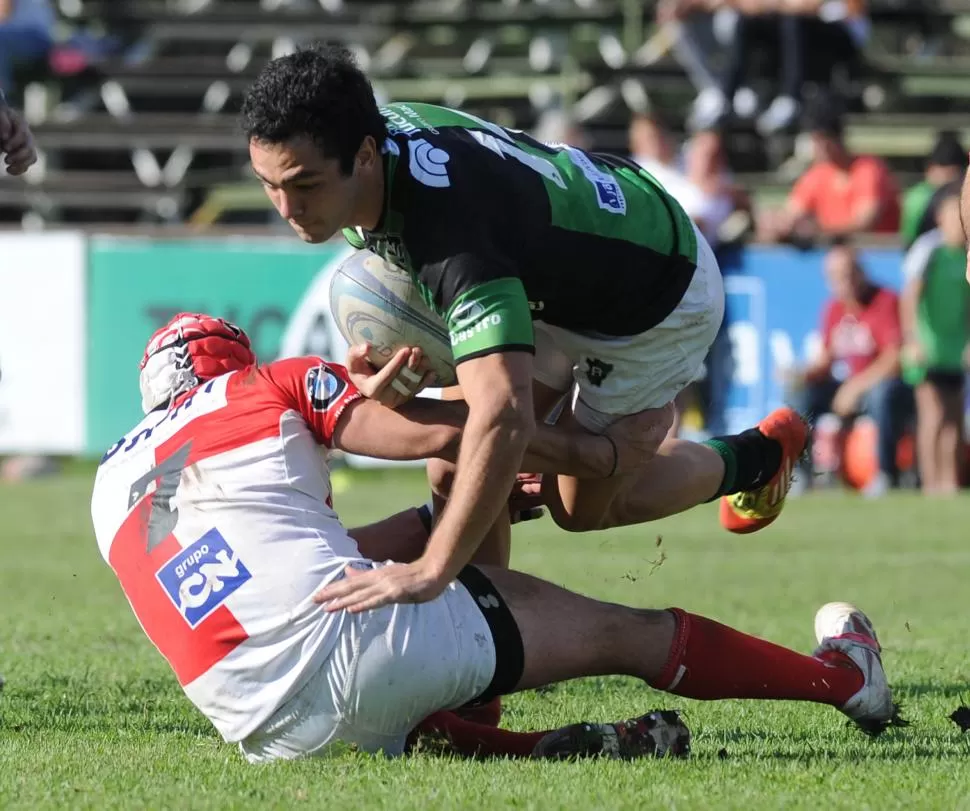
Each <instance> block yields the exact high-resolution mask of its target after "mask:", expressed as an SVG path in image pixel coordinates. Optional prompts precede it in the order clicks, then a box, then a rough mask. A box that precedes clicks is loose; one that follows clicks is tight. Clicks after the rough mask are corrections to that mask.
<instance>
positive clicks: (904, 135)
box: [0, 0, 970, 223]
mask: <svg viewBox="0 0 970 811" xmlns="http://www.w3.org/2000/svg"><path fill="white" fill-rule="evenodd" d="M270 5H272V6H274V7H273V8H272V9H270V8H266V6H270ZM650 5H651V4H646V5H644V4H640V3H629V2H626V0H596V1H595V2H577V1H576V0H547V2H507V1H506V0H415V1H412V2H404V1H403V0H401V1H400V2H394V1H393V0H344V2H341V3H334V2H322V1H321V0H304V1H303V2H299V3H293V2H289V3H287V2H284V3H275V4H273V3H266V2H260V1H259V0H208V2H206V1H205V0H198V1H197V2H195V3H178V4H174V3H170V2H163V1H162V0H125V2H118V1H117V0H77V2H75V3H72V4H70V7H71V8H72V9H73V10H74V12H75V17H74V19H73V21H72V23H73V24H74V25H84V24H87V23H89V22H91V21H97V22H99V23H100V24H101V25H103V26H104V27H106V28H107V29H108V30H109V31H111V32H112V33H113V34H116V35H117V37H118V38H119V39H120V40H121V41H123V42H125V43H126V44H127V47H126V48H125V50H124V52H123V53H122V54H120V55H118V56H117V57H115V58H112V59H109V60H106V61H102V62H100V63H97V64H96V65H94V70H90V71H86V72H85V74H84V76H85V81H87V86H86V87H77V83H76V82H75V83H74V85H72V86H69V87H68V89H69V91H70V92H69V96H68V98H62V99H60V100H59V103H53V102H52V103H51V105H50V107H51V108H52V109H51V110H50V111H48V115H47V116H46V117H39V118H38V119H37V120H36V121H35V131H36V134H37V140H38V144H39V145H40V147H41V150H42V153H43V155H42V157H43V160H42V161H41V163H40V166H39V167H38V168H37V169H35V170H32V172H31V173H30V176H29V182H28V183H26V184H24V183H22V182H21V181H11V180H5V179H0V216H7V217H8V218H15V219H19V218H20V217H22V216H23V215H24V214H26V213H32V214H33V215H34V216H35V217H40V218H41V219H43V220H45V221H48V222H52V223H56V222H70V223H83V222H86V221H91V220H92V219H95V220H97V221H105V218H117V219H120V220H122V221H129V222H145V221H160V222H179V221H184V220H186V219H188V218H190V217H191V216H192V213H193V211H195V210H196V209H197V208H198V207H199V206H200V205H204V204H205V201H206V199H207V195H209V192H210V190H213V189H215V190H216V193H215V194H213V195H211V196H210V197H209V205H207V206H205V208H204V209H203V212H202V214H201V215H200V216H199V217H198V219H199V220H200V221H208V220H209V219H210V218H211V217H212V216H213V211H214V210H215V208H216V206H215V203H214V202H213V201H215V202H220V201H223V202H224V201H229V204H230V205H231V201H232V199H233V189H236V188H238V187H239V184H244V185H243V186H242V189H243V190H244V191H242V192H241V193H239V194H238V195H237V199H238V201H239V205H240V206H241V207H243V208H245V207H247V206H249V207H251V206H253V205H256V201H257V200H258V196H256V195H252V194H249V193H248V192H247V191H245V190H246V189H251V186H246V185H245V184H246V183H247V182H251V181H247V180H246V178H247V177H250V175H249V174H248V171H247V167H246V160H247V150H246V145H245V143H244V142H243V141H242V139H241V138H240V135H239V132H238V129H237V125H236V120H235V116H236V113H237V112H238V109H239V104H240V102H241V99H242V95H243V93H244V92H245V89H246V88H247V87H248V85H249V84H250V82H251V81H252V79H253V77H254V76H255V75H256V73H257V72H258V70H259V69H260V67H261V66H262V65H263V64H264V63H265V61H266V60H267V59H269V58H271V57H272V56H273V55H274V54H278V53H281V52H285V51H287V50H289V49H292V48H293V47H297V46H299V45H302V44H306V43H310V42H315V41H329V42H335V41H339V42H346V43H348V44H350V45H351V46H352V47H353V48H355V49H356V50H357V52H358V53H359V54H360V55H361V57H362V62H363V64H364V65H365V67H366V68H367V70H368V73H369V74H370V75H371V77H372V79H373V81H374V85H375V89H376V90H377V92H378V94H379V96H380V98H382V99H413V100H424V101H430V102H437V103H446V104H451V105H455V106H462V107H463V108H464V109H468V110H470V111H471V112H475V113H477V114H479V115H482V116H484V117H487V118H491V119H493V120H498V121H500V122H502V123H504V124H509V125H512V126H516V127H521V128H526V129H528V128H530V127H531V126H533V125H534V124H535V123H536V120H537V117H538V115H539V113H540V112H541V109H542V108H543V106H544V105H547V104H549V103H553V102H555V103H561V104H566V105H569V104H574V103H577V102H578V103H579V107H578V108H577V109H579V110H580V112H581V114H582V117H583V118H584V119H585V120H584V122H583V123H584V124H585V125H586V126H587V127H588V129H589V130H590V132H591V134H592V136H593V138H594V143H595V146H596V147H597V148H599V149H605V150H610V151H617V152H624V151H625V148H626V126H627V122H628V120H629V115H630V108H629V101H628V98H627V95H626V94H625V93H624V92H623V90H624V85H623V83H624V82H631V81H632V82H635V83H636V85H637V86H638V87H640V88H642V90H643V91H644V92H645V94H646V98H648V99H649V102H650V104H652V105H654V106H656V107H657V108H659V109H661V110H663V111H665V112H666V113H668V114H670V117H672V118H673V119H674V120H675V121H677V120H682V119H683V117H684V114H685V113H686V110H687V108H688V106H689V104H690V102H691V100H692V97H693V94H694V92H695V91H694V88H693V87H692V86H691V84H690V82H689V80H688V79H687V77H686V76H685V75H684V72H683V70H682V69H681V68H680V66H679V65H678V64H677V63H676V62H675V61H674V60H673V58H672V56H671V55H670V54H663V55H661V56H660V58H651V59H650V60H648V61H647V63H644V62H642V61H639V62H638V60H637V58H636V50H637V48H639V47H640V45H642V43H643V42H644V41H645V40H646V39H647V37H648V36H649V35H650V34H651V33H652V32H653V14H652V8H650ZM871 7H872V18H873V36H872V45H871V48H870V49H869V50H870V52H869V53H868V54H867V58H866V67H865V69H864V70H863V71H862V73H861V75H860V76H858V77H853V81H854V82H855V83H856V84H857V85H858V88H857V89H858V96H859V99H860V100H863V97H865V99H864V100H865V101H866V102H867V103H866V105H862V104H861V101H860V105H857V107H856V108H855V109H856V113H855V114H854V115H853V116H852V117H851V119H850V121H849V126H848V134H849V138H850V143H851V144H852V145H853V146H854V147H856V148H858V149H860V150H864V151H867V152H872V153H875V154H880V155H882V156H884V157H886V158H887V159H888V160H889V161H890V163H891V165H892V166H893V167H894V168H895V169H896V170H897V171H899V172H900V173H901V177H903V178H905V179H907V180H908V179H909V178H912V177H914V176H915V174H916V173H918V172H919V170H920V169H921V164H922V157H923V155H924V154H925V152H926V150H927V148H928V145H929V144H930V143H931V141H932V139H933V136H934V134H935V133H936V131H937V130H938V129H942V128H957V129H958V130H964V134H965V135H970V122H968V121H966V120H965V119H964V118H963V117H962V114H961V113H960V110H961V108H962V107H963V106H965V104H966V98H967V96H968V95H970V92H968V91H967V89H966V88H968V87H970V85H968V84H967V83H966V81H965V79H964V76H965V68H966V67H970V60H968V58H967V57H966V56H963V54H964V53H965V52H966V40H965V37H966V32H967V31H968V28H967V25H966V21H967V20H970V0H937V2H916V1H915V0H912V1H910V0H873V2H872V3H871ZM179 9H182V10H181V11H179ZM46 82H47V83H48V84H54V85H57V83H58V79H57V77H54V78H53V79H51V78H48V79H47V80H46ZM52 98H53V99H54V101H57V94H56V93H55V94H53V96H52ZM967 140H968V142H970V138H968V139H967ZM729 148H730V151H731V153H732V163H733V164H734V165H735V167H736V168H737V170H738V172H739V173H740V176H741V177H742V178H743V179H745V180H747V181H748V182H750V183H751V184H752V185H753V186H755V187H756V188H758V189H761V190H763V191H764V192H765V193H766V194H767V195H769V196H771V195H777V194H779V193H783V191H784V188H785V185H784V184H785V182H786V181H785V179H784V178H781V177H779V176H778V175H775V174H774V173H773V170H774V168H775V165H774V164H773V163H772V162H771V161H770V160H766V157H765V156H766V155H768V154H771V152H770V151H769V152H766V150H765V148H764V144H762V143H761V141H760V139H759V138H757V137H756V136H754V134H753V133H752V132H749V131H739V132H737V133H734V134H733V135H732V137H731V138H730V139H729ZM789 149H790V145H785V144H783V145H782V147H780V149H779V150H777V151H780V153H782V154H783V153H785V151H786V150H789Z"/></svg>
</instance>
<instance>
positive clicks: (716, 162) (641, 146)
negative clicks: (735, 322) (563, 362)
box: [629, 115, 750, 437]
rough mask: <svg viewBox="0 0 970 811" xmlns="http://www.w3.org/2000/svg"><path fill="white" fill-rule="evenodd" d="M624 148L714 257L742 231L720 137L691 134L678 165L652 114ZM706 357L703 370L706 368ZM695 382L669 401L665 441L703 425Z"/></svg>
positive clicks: (744, 200) (639, 119)
mask: <svg viewBox="0 0 970 811" xmlns="http://www.w3.org/2000/svg"><path fill="white" fill-rule="evenodd" d="M629 149H630V155H631V158H632V159H633V160H634V161H635V162H636V163H637V164H639V165H640V166H642V167H643V168H644V169H645V170H646V171H647V172H649V173H650V174H651V175H652V176H653V177H654V178H655V179H656V180H657V181H658V182H659V183H660V184H661V185H662V186H663V187H664V188H665V189H666V190H667V191H668V192H669V193H670V194H671V196H673V198H674V199H675V200H677V202H679V203H680V204H681V206H683V208H684V211H685V212H687V215H688V216H689V217H690V218H691V219H692V220H693V221H694V222H695V223H696V225H697V227H698V228H699V229H700V231H701V233H703V234H704V236H705V237H706V238H707V240H708V242H709V243H710V245H711V247H712V248H713V249H714V252H715V253H717V251H718V249H719V248H720V246H721V243H722V239H723V238H724V237H725V234H727V236H728V237H729V238H734V237H736V236H739V235H740V233H741V232H743V231H745V230H747V227H748V225H749V224H750V216H749V217H748V218H747V219H745V221H744V223H742V224H741V225H740V227H738V228H734V227H732V226H731V225H730V223H729V221H730V220H731V219H732V217H733V216H734V214H735V212H738V211H744V212H747V213H750V201H749V200H748V197H747V195H746V194H745V192H744V191H743V190H742V189H741V188H740V187H738V186H737V185H736V184H735V183H734V181H733V178H732V177H731V174H730V171H729V170H728V167H727V161H726V158H725V154H724V145H723V142H722V139H721V136H720V134H719V133H716V132H700V133H697V134H696V135H694V136H693V137H692V138H691V139H690V141H689V142H688V143H687V145H686V147H685V149H684V151H683V161H681V160H680V156H679V151H678V148H677V142H676V140H675V139H674V137H673V135H672V134H671V132H670V130H669V129H668V128H667V127H666V126H665V124H664V122H663V120H662V119H661V118H660V117H659V116H657V115H636V116H634V117H633V118H632V119H631V121H630V127H629ZM711 357H712V356H711V355H709V356H708V360H707V362H706V368H707V369H708V370H709V369H710V364H711ZM702 382H703V381H695V382H694V383H691V385H689V386H688V387H687V388H685V389H684V390H683V391H681V392H680V394H678V395H677V397H676V399H675V400H674V404H675V406H676V411H675V415H674V421H673V424H672V425H671V428H670V432H669V433H668V436H670V437H676V436H679V434H680V430H681V427H682V420H683V418H684V417H685V415H686V416H687V418H688V423H689V425H688V427H693V428H700V427H701V424H702V423H703V417H702V413H703V411H704V407H703V401H704V400H705V399H709V398H705V397H704V396H702V392H701V385H700V384H701V383H702Z"/></svg>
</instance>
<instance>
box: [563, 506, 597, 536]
mask: <svg viewBox="0 0 970 811" xmlns="http://www.w3.org/2000/svg"><path fill="white" fill-rule="evenodd" d="M549 512H550V514H551V515H552V519H553V521H555V522H556V526H558V527H559V528H560V529H564V530H566V532H595V531H596V530H598V529H609V526H610V525H609V524H608V523H607V518H608V516H606V515H599V514H595V513H592V512H589V511H587V510H576V509H567V508H565V507H562V506H559V507H558V509H554V508H552V507H551V506H550V509H549Z"/></svg>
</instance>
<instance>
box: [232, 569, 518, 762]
mask: <svg viewBox="0 0 970 811" xmlns="http://www.w3.org/2000/svg"><path fill="white" fill-rule="evenodd" d="M384 565H393V564H382V563H374V564H373V566H374V567H380V566H384ZM479 577H481V575H479ZM484 582H485V583H489V581H487V580H485V581H484ZM489 586H490V583H489ZM486 590H487V588H486ZM491 597H492V595H491V594H484V593H480V594H479V595H478V597H477V601H476V597H473V596H472V594H471V593H470V592H469V590H468V589H467V588H466V587H465V586H464V585H462V583H460V582H458V581H455V582H453V583H452V584H451V585H449V586H448V588H447V589H445V591H444V593H443V594H442V595H441V596H440V597H438V598H437V599H435V600H432V601H430V602H427V603H419V604H415V605H410V604H408V605H392V606H385V607H383V608H380V609H378V610H376V611H365V612H362V613H360V614H350V615H348V618H347V619H348V621H347V622H345V623H344V628H343V630H342V632H341V634H340V635H339V637H338V639H337V643H336V645H335V647H334V649H333V651H332V653H331V654H330V656H329V658H328V659H327V660H326V661H325V662H324V663H323V665H322V666H321V667H320V669H319V670H318V671H317V672H316V673H315V674H314V675H313V676H312V677H311V678H310V680H309V682H308V683H307V684H306V686H305V687H303V689H302V690H300V692H299V693H297V694H296V695H295V696H293V697H292V698H291V699H290V700H289V701H287V702H286V703H285V704H283V705H282V706H281V707H280V708H279V709H278V710H277V711H276V713H275V714H274V715H272V716H271V717H270V718H269V719H268V720H267V721H266V723H265V724H264V725H263V726H262V727H261V728H260V729H259V730H257V731H256V732H254V733H253V734H252V735H250V736H249V737H247V738H246V739H245V740H243V741H242V742H240V744H239V746H240V748H241V749H242V752H243V754H244V755H245V756H246V759H247V760H248V761H249V762H251V763H260V762H264V761H270V760H277V759H292V758H297V757H304V756H307V755H314V756H325V755H327V754H329V753H331V752H332V751H333V750H334V748H335V747H334V746H333V745H335V744H338V743H343V744H349V745H355V746H356V747H357V748H359V749H361V750H363V751H366V752H380V751H383V752H384V754H386V755H388V756H396V755H400V754H401V753H403V751H404V747H405V741H406V739H407V735H408V733H409V732H410V731H411V730H412V729H413V728H414V727H415V726H416V725H417V724H418V723H420V722H421V721H423V720H424V719H425V718H427V717H428V716H429V715H431V714H432V713H434V712H437V711H438V710H446V709H453V708H455V707H460V706H462V705H463V704H467V703H469V702H470V701H473V700H474V699H477V698H478V697H480V696H481V695H482V693H483V692H485V691H486V689H487V688H489V687H490V685H491V684H492V681H493V676H495V673H496V649H495V643H494V641H493V635H492V631H491V630H490V628H489V624H488V621H487V620H486V616H485V611H487V610H489V609H493V610H494V609H495V608H497V607H498V605H499V601H498V598H497V597H495V598H494V600H492V599H490V598H491ZM493 602H494V605H492V603H493ZM479 603H481V605H479ZM502 605H503V606H504V603H503V604H502ZM520 675H521V674H520ZM336 748H338V749H339V747H336Z"/></svg>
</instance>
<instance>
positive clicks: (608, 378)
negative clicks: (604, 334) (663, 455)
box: [533, 226, 724, 431]
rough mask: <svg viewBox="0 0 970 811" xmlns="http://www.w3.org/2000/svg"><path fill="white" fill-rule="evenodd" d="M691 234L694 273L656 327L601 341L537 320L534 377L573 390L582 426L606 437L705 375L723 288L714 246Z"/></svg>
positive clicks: (720, 314)
mask: <svg viewBox="0 0 970 811" xmlns="http://www.w3.org/2000/svg"><path fill="white" fill-rule="evenodd" d="M694 232H695V234H696V235H697V270H696V271H695V272H694V276H693V278H692V279H691V283H690V285H689V286H688V288H687V291H686V292H685V293H684V297H683V298H682V299H681V301H680V303H679V304H678V305H677V307H676V309H674V311H673V312H671V313H670V315H668V316H667V317H666V318H665V319H664V320H663V321H661V322H660V323H659V324H658V325H657V326H655V327H653V328H652V329H649V330H647V331H646V332H642V333H640V334H639V335H632V336H629V337H623V338H596V337H590V336H587V335H582V334H580V333H577V332H570V331H569V330H565V329H562V328H560V327H554V326H551V325H550V324H545V323H543V322H541V321H536V322H534V324H535V342H536V355H535V363H534V367H533V368H534V373H533V377H534V378H535V379H536V380H537V381H539V382H540V383H543V384H545V385H546V386H549V387H550V388H552V389H555V390H556V391H561V392H563V393H565V392H567V391H569V390H570V388H572V390H573V391H572V410H573V414H574V416H575V417H576V420H577V421H578V422H579V423H580V424H581V425H582V426H583V427H584V428H587V429H588V430H590V431H602V430H605V429H606V428H607V427H608V426H609V425H611V424H612V423H613V422H615V421H616V420H617V419H619V418H620V417H622V416H625V415H627V414H635V413H637V412H638V411H643V410H644V409H648V408H660V407H661V406H665V405H667V403H669V402H671V401H672V400H673V399H674V398H675V397H676V396H677V394H678V393H680V391H681V390H682V389H684V388H686V387H687V386H688V385H689V384H690V383H692V382H693V381H694V380H696V379H698V378H699V377H701V376H702V373H703V371H704V359H705V358H706V357H707V353H708V351H709V350H710V348H711V345H712V344H713V343H714V339H715V338H716V337H717V333H718V330H719V329H720V327H721V321H722V320H723V318H724V282H723V280H722V278H721V269H720V267H718V264H717V259H716V258H715V256H714V251H713V250H712V249H711V246H710V244H709V243H708V242H707V240H706V239H705V238H704V235H703V234H702V233H701V232H700V231H699V230H698V229H697V227H696V226H695V227H694ZM606 306H609V305H608V304H607V305H606Z"/></svg>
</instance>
